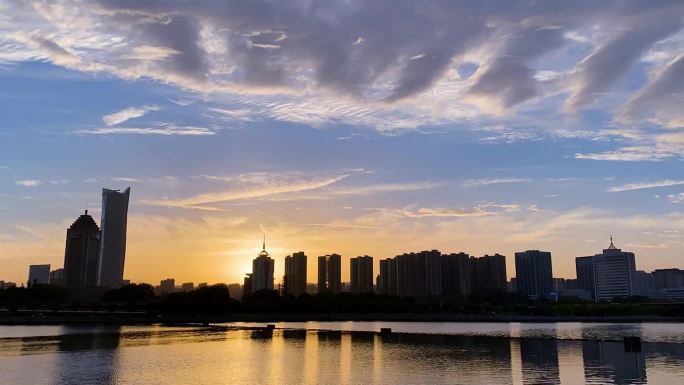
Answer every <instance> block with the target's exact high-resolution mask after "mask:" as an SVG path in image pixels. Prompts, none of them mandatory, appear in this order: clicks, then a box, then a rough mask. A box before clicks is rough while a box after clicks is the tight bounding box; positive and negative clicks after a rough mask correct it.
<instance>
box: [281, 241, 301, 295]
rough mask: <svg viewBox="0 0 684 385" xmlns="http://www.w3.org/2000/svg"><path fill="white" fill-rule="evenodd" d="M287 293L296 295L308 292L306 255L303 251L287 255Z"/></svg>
mask: <svg viewBox="0 0 684 385" xmlns="http://www.w3.org/2000/svg"><path fill="white" fill-rule="evenodd" d="M284 281H285V293H286V294H289V295H292V296H294V297H299V296H300V295H302V294H304V293H306V255H305V254H304V252H303V251H300V252H297V253H293V254H292V255H291V256H290V255H288V256H287V257H285V279H284Z"/></svg>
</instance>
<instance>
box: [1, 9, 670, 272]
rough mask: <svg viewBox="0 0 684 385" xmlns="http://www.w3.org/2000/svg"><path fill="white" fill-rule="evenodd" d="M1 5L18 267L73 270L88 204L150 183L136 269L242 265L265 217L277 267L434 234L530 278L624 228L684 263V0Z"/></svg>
mask: <svg viewBox="0 0 684 385" xmlns="http://www.w3.org/2000/svg"><path fill="white" fill-rule="evenodd" d="M197 4H200V5H197ZM0 14H1V15H4V16H0V36H1V37H0V81H1V82H2V85H3V89H2V91H1V92H0V101H1V103H0V113H1V114H0V116H2V117H3V118H2V122H0V265H2V275H3V276H2V277H0V279H3V280H10V281H15V282H22V281H24V280H25V279H26V268H27V266H29V265H30V264H50V265H52V266H60V265H61V264H62V263H63V262H62V261H63V257H64V256H63V254H64V231H65V229H66V228H67V227H68V226H69V225H70V224H71V223H73V220H74V218H76V217H78V216H79V215H80V214H81V213H82V212H83V210H84V208H86V207H87V206H88V203H89V202H90V203H93V202H97V201H98V200H99V199H100V194H99V188H101V187H107V188H113V189H123V188H125V187H126V186H132V188H133V190H134V191H135V194H134V195H133V196H131V200H130V202H129V203H130V206H129V216H128V228H127V230H128V237H127V239H126V253H125V254H126V256H125V264H126V271H125V274H124V275H125V278H126V279H131V280H133V281H135V282H158V281H159V280H161V279H164V278H167V277H169V276H175V277H177V278H178V279H179V280H181V281H194V282H206V281H208V282H242V279H243V274H244V273H245V272H248V271H250V270H251V261H252V259H253V256H254V250H255V246H254V245H257V246H258V244H259V239H260V237H261V234H262V233H267V234H268V235H269V239H270V243H271V244H272V246H271V247H270V250H269V251H270V252H271V254H272V256H273V257H274V258H275V260H276V267H275V276H276V277H281V276H282V275H283V273H284V271H283V267H282V266H283V258H284V257H285V256H287V255H290V254H291V253H293V252H296V251H300V250H302V251H304V252H305V253H306V254H307V255H309V256H310V257H315V256H319V255H328V254H331V253H338V254H340V255H342V256H343V263H342V264H341V269H342V276H343V277H346V276H348V274H349V268H350V266H349V262H348V261H349V257H355V256H361V255H370V256H373V257H374V260H375V262H374V263H375V265H374V269H375V270H376V271H377V269H378V261H379V260H380V259H384V258H390V257H395V256H396V255H400V254H402V253H405V252H412V251H413V252H418V251H421V250H432V249H439V250H442V251H443V252H449V253H451V252H453V253H457V252H460V251H463V252H466V253H468V254H470V255H476V256H484V255H486V254H490V255H491V254H493V253H500V254H502V255H505V256H507V266H506V267H507V271H508V272H509V274H510V272H512V271H515V267H514V264H513V256H514V253H515V252H520V251H524V250H530V249H539V250H547V251H550V252H551V253H552V254H553V269H554V271H553V275H554V277H573V276H574V272H575V260H574V258H575V257H577V256H583V255H593V254H594V253H596V252H597V250H600V249H602V248H603V247H605V239H607V237H608V235H609V234H610V233H613V234H616V242H618V243H619V245H620V247H621V248H623V249H625V250H630V251H632V252H634V253H635V254H636V255H638V256H639V258H638V261H637V269H639V270H646V271H652V270H654V269H658V268H669V267H676V268H684V212H683V210H682V207H683V206H682V205H683V204H684V171H683V168H682V160H683V159H684V123H683V122H684V116H683V115H682V110H681V107H680V106H681V105H683V104H684V99H682V95H684V56H683V55H682V52H684V32H683V30H682V18H681V15H682V14H684V5H682V3H681V2H680V1H662V2H649V1H638V0H635V1H619V0H617V1H605V2H580V3H577V4H576V3H574V2H573V3H572V4H570V3H567V2H563V1H547V2H526V3H524V4H515V5H512V4H499V5H498V6H491V5H488V3H487V2H472V3H465V2H464V3H461V2H452V3H439V2H425V3H422V4H420V5H419V4H414V3H412V2H388V3H382V4H381V3H378V2H373V3H372V4H370V3H366V2H355V1H352V2H345V3H339V4H337V3H326V4H320V5H318V6H317V7H314V6H312V5H311V4H309V3H308V2H298V1H294V2H291V3H290V2H288V3H278V2H274V3H271V2H260V1H259V2H248V3H240V2H235V3H226V4H222V3H221V2H213V1H202V2H200V3H197V2H192V3H186V2H172V3H154V5H151V4H148V3H146V2H117V1H109V0H100V1H97V2H87V3H80V2H77V1H72V0H63V1H59V2H56V3H50V4H48V3H41V2H14V1H8V0H0ZM169 15H172V16H169ZM397 25H401V26H403V27H402V28H396V26H397ZM90 212H91V213H92V215H93V216H95V217H96V218H97V217H98V216H101V214H102V213H101V212H100V209H99V208H92V207H91V208H90ZM257 251H258V250H257ZM314 262H315V260H310V261H309V266H313V264H314ZM309 270H310V271H309V275H308V277H307V282H316V277H315V276H314V273H312V272H311V269H309ZM181 274H182V275H183V276H180V275H181ZM117 279H118V278H117Z"/></svg>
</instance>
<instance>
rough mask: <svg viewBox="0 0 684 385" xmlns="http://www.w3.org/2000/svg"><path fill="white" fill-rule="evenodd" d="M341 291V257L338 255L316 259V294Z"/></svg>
mask: <svg viewBox="0 0 684 385" xmlns="http://www.w3.org/2000/svg"><path fill="white" fill-rule="evenodd" d="M341 289H342V257H341V256H340V255H339V254H330V255H323V256H320V257H318V293H319V294H320V293H325V292H330V293H340V291H341Z"/></svg>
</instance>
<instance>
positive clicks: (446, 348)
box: [0, 326, 684, 385]
mask: <svg viewBox="0 0 684 385" xmlns="http://www.w3.org/2000/svg"><path fill="white" fill-rule="evenodd" d="M533 329H534V328H527V330H533ZM546 330H547V331H548V332H547V333H548V334H553V328H552V327H548V326H547V327H546ZM61 333H62V334H59V333H49V335H46V336H38V335H35V334H29V336H27V337H10V338H0V356H1V359H0V383H9V384H12V383H35V384H51V385H53V384H88V383H93V384H111V385H114V384H124V383H126V384H130V383H145V384H147V383H168V384H186V383H225V382H232V383H250V384H261V383H264V384H266V383H301V384H319V383H325V384H360V383H364V384H366V383H368V384H372V383H374V384H385V383H410V384H433V383H461V384H464V383H465V384H469V385H477V384H494V383H495V384H521V383H522V384H560V383H564V384H565V383H594V384H643V383H647V382H651V383H666V384H677V383H684V370H683V369H684V344H672V343H644V344H643V345H642V351H641V352H631V351H630V352H628V351H625V348H624V345H623V343H622V342H606V341H572V340H557V339H551V338H513V339H511V338H506V337H481V336H469V335H440V334H405V333H393V334H389V335H379V334H376V333H372V332H340V331H311V330H310V331H306V330H278V329H276V330H266V329H254V330H234V329H226V328H167V327H162V326H154V327H121V328H90V327H84V328H62V329H61ZM532 333H534V332H532Z"/></svg>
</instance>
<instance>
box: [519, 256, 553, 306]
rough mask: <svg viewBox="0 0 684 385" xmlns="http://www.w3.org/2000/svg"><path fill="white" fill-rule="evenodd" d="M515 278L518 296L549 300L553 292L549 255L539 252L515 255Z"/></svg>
mask: <svg viewBox="0 0 684 385" xmlns="http://www.w3.org/2000/svg"><path fill="white" fill-rule="evenodd" d="M515 277H516V280H517V291H518V293H519V294H521V295H523V296H526V297H529V298H549V296H550V295H551V293H552V292H553V291H554V289H553V270H552V267H551V253H549V252H548V251H539V250H527V251H523V252H518V253H515Z"/></svg>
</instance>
